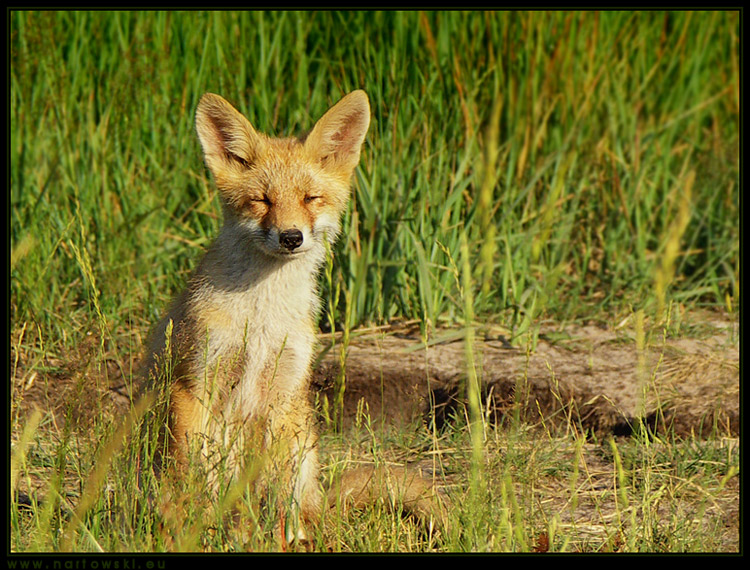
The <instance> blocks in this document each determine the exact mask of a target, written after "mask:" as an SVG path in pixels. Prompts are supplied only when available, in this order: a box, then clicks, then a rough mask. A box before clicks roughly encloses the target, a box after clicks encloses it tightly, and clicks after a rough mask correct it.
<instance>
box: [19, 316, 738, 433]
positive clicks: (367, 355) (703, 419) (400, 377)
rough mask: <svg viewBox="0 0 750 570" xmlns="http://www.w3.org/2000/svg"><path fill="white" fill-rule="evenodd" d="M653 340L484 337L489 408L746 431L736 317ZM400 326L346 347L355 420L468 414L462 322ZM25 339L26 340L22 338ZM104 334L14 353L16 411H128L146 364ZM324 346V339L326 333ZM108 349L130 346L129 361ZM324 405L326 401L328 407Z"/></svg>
mask: <svg viewBox="0 0 750 570" xmlns="http://www.w3.org/2000/svg"><path fill="white" fill-rule="evenodd" d="M695 336H696V335H693V336H692V337H688V338H686V337H684V336H683V337H682V338H678V339H667V340H661V339H657V340H654V339H651V341H650V343H649V344H648V348H647V349H645V350H642V351H639V350H637V348H636V343H635V341H634V340H633V338H632V337H633V335H632V334H628V333H627V332H626V331H623V330H618V331H615V330H609V329H603V328H599V327H596V326H582V327H572V328H567V329H566V330H565V331H564V332H563V333H560V332H552V331H551V330H550V331H549V332H547V333H544V332H543V333H542V334H540V336H539V339H538V342H537V344H536V346H534V349H533V350H524V349H522V348H519V347H517V346H512V345H511V344H510V343H509V342H508V341H507V339H506V337H505V336H503V334H498V333H497V332H494V333H488V334H486V335H485V336H483V337H481V338H479V337H478V338H477V339H476V340H475V342H474V358H475V362H476V369H477V375H478V378H479V379H480V381H481V393H482V407H483V410H484V411H485V413H486V414H487V417H488V418H489V419H491V420H493V421H502V420H503V418H505V417H507V416H508V414H518V415H520V416H521V417H522V418H523V419H524V420H526V421H527V422H531V423H534V424H541V423H544V424H545V425H548V426H551V425H555V424H561V423H564V422H569V421H570V420H574V421H576V422H579V424H580V425H581V426H582V427H583V428H584V429H587V430H591V431H593V432H596V433H614V434H620V435H627V434H629V433H630V432H631V431H632V429H633V426H634V425H637V424H638V422H634V420H635V419H637V418H642V419H643V420H644V421H645V422H646V423H647V425H648V426H649V427H652V428H653V427H656V428H657V429H660V428H663V427H664V426H665V425H670V426H671V427H673V428H674V429H675V431H676V433H678V434H689V433H695V434H696V435H702V434H703V435H708V434H710V433H713V432H714V430H715V429H716V428H718V430H719V432H720V433H722V434H732V435H738V434H739V339H738V337H739V333H738V325H737V324H736V323H734V324H732V323H721V322H720V323H713V324H711V325H710V326H709V327H708V332H705V330H704V332H703V334H702V335H701V338H700V339H697V338H695ZM433 338H434V341H432V342H429V343H428V345H427V346H425V345H424V343H423V342H422V341H421V340H420V337H419V334H418V331H412V330H409V329H407V328H404V327H389V328H387V329H380V330H378V331H377V332H370V333H366V332H365V333H363V332H359V333H357V334H355V335H353V337H352V341H351V342H350V343H349V345H348V347H347V353H346V363H345V378H346V382H345V386H344V388H345V390H344V394H343V402H344V409H343V415H344V421H345V424H346V423H351V422H352V420H353V419H354V418H355V417H356V416H357V410H358V408H362V407H363V406H365V405H366V409H367V410H368V412H369V414H370V418H371V420H373V421H376V422H378V421H381V422H386V423H388V424H393V425H400V424H405V423H407V422H412V421H415V420H420V421H421V420H423V419H428V420H431V419H434V420H435V421H436V422H437V423H438V426H440V425H442V424H443V423H445V422H446V421H450V420H451V416H452V415H453V414H462V413H465V409H464V403H465V394H466V389H465V380H466V357H465V352H466V343H465V342H464V338H463V334H462V331H460V330H448V331H442V332H440V333H439V334H435V335H434V337H433ZM13 346H14V347H15V346H16V345H13ZM98 346H99V344H98V341H97V340H96V339H94V338H93V337H92V338H91V339H90V341H89V342H87V343H84V345H82V346H81V349H80V351H79V353H78V354H77V355H75V356H73V357H71V358H69V359H66V360H65V361H62V360H59V361H53V360H50V361H49V362H45V363H43V366H41V367H40V368H38V369H39V370H46V372H39V373H38V372H36V371H30V369H29V368H27V366H26V365H27V361H29V360H31V359H30V358H24V357H25V356H26V355H25V354H24V353H15V354H12V355H11V356H12V364H13V365H12V370H13V380H12V384H13V386H12V403H13V405H12V410H13V412H14V413H19V412H20V413H25V410H28V409H29V408H30V407H32V406H38V407H40V408H41V409H42V410H45V411H49V412H53V414H54V416H55V419H56V421H64V420H71V419H72V420H73V421H74V422H75V423H76V424H79V425H81V424H82V425H83V426H85V425H87V424H90V423H92V422H94V421H97V418H99V417H101V415H100V414H101V413H102V412H103V411H104V412H105V413H113V414H114V415H122V414H124V413H125V412H126V411H127V409H128V407H129V405H130V399H131V396H132V395H133V394H136V393H137V389H138V386H137V385H134V384H133V383H131V382H130V380H129V379H130V377H131V376H132V374H133V371H135V370H136V369H137V363H135V362H134V361H133V359H134V358H135V356H134V355H131V354H128V353H127V351H114V350H107V349H105V354H104V356H102V354H101V352H100V350H99V349H98ZM323 346H324V347H325V346H326V345H325V342H324V344H323ZM341 346H342V345H341V342H338V343H337V344H335V345H334V346H333V347H332V348H331V347H330V346H329V347H328V348H329V349H328V350H327V351H325V350H324V352H323V355H322V357H321V359H320V362H319V363H318V364H317V366H316V368H315V372H314V380H313V388H314V392H315V393H314V395H315V397H316V398H317V399H318V400H319V402H321V403H322V402H325V401H327V404H328V411H329V412H328V413H329V414H330V413H331V410H332V406H333V403H334V402H335V401H336V400H335V394H336V391H337V389H338V388H337V386H338V384H337V379H338V378H339V376H340V372H341V365H340V360H341V354H340V349H341ZM109 354H112V355H114V354H119V355H121V356H122V355H123V354H127V359H128V361H127V362H120V361H119V359H118V358H110V357H109V356H108V355H109ZM321 407H323V406H321Z"/></svg>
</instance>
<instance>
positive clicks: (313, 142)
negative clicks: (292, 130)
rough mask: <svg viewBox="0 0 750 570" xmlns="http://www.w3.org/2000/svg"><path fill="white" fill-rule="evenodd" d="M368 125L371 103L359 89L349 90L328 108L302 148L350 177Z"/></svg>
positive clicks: (356, 162) (357, 161) (326, 164)
mask: <svg viewBox="0 0 750 570" xmlns="http://www.w3.org/2000/svg"><path fill="white" fill-rule="evenodd" d="M369 126H370V102H369V100H368V98H367V94H366V93H365V92H364V91H362V90H357V91H352V92H351V93H349V94H348V95H346V96H345V97H344V98H343V99H341V100H340V101H339V102H338V103H336V104H335V105H334V106H333V107H331V108H330V109H329V110H328V111H327V112H326V114H325V115H323V116H322V117H321V118H320V120H318V122H317V123H316V124H315V126H314V127H313V130H312V131H311V132H310V134H309V135H308V136H307V138H306V139H305V148H306V149H308V151H309V152H310V153H311V154H312V155H313V157H314V158H316V159H317V160H319V161H320V162H322V163H323V164H324V165H325V166H330V167H333V168H335V169H337V170H338V169H341V170H342V171H343V172H344V173H345V174H347V175H350V174H351V171H353V170H354V168H355V167H356V166H357V164H359V153H360V150H361V148H362V143H363V142H364V140H365V135H366V134H367V129H368V127H369Z"/></svg>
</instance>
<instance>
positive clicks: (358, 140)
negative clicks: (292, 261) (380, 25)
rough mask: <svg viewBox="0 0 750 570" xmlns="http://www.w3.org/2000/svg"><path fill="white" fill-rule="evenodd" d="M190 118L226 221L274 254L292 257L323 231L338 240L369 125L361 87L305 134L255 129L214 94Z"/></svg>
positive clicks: (318, 241) (313, 244) (319, 242)
mask: <svg viewBox="0 0 750 570" xmlns="http://www.w3.org/2000/svg"><path fill="white" fill-rule="evenodd" d="M195 122H196V129H197V131H198V138H199V139H200V142H201V145H202V147H203V153H204V156H205V161H206V165H207V166H208V168H209V169H210V170H211V172H212V173H213V176H214V180H215V182H216V185H217V188H218V189H219V193H220V196H221V201H222V206H223V209H224V217H225V224H236V225H237V226H238V227H240V228H242V230H243V232H245V231H246V234H247V238H248V239H249V240H250V241H251V242H252V245H253V246H257V248H258V249H260V250H261V251H263V252H265V253H266V254H268V255H270V256H273V257H282V258H293V257H297V256H299V255H302V254H304V253H305V252H307V251H309V250H310V249H312V248H314V247H318V248H320V247H321V245H322V244H323V241H324V236H327V239H328V240H330V241H333V240H334V239H335V238H336V235H337V234H338V231H339V224H340V221H339V220H340V217H341V213H342V212H343V210H344V208H345V207H346V203H347V201H348V199H349V187H350V183H351V178H352V174H353V172H354V169H355V168H356V166H357V164H358V163H359V154H360V149H361V147H362V143H363V141H364V138H365V134H366V133H367V128H368V127H369V124H370V105H369V102H368V99H367V95H366V94H365V92H364V91H353V92H352V93H349V94H348V95H346V96H345V97H344V98H343V99H341V100H340V101H339V102H338V103H336V104H335V105H334V106H333V107H331V108H330V109H329V110H328V111H327V112H326V113H325V115H323V117H321V118H320V120H319V121H318V122H317V123H316V124H315V126H314V127H313V129H312V131H310V133H309V134H308V135H307V136H306V137H303V138H285V139H278V138H271V137H268V136H266V135H264V134H262V133H258V132H257V131H256V130H255V129H254V128H253V126H252V125H251V124H250V121H248V120H247V119H246V118H245V117H244V116H243V115H242V114H241V113H239V112H238V111H237V110H236V109H235V108H234V107H232V105H230V104H229V103H228V102H227V101H225V100H224V99H223V98H222V97H220V96H218V95H214V94H212V93H206V94H205V95H204V96H203V97H202V98H201V100H200V103H199V104H198V109H197V111H196V120H195Z"/></svg>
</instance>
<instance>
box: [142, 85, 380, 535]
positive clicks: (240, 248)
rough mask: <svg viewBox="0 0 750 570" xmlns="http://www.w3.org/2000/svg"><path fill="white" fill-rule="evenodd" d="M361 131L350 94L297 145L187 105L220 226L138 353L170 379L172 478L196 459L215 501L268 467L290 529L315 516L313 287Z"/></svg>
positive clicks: (364, 118)
mask: <svg viewBox="0 0 750 570" xmlns="http://www.w3.org/2000/svg"><path fill="white" fill-rule="evenodd" d="M369 123H370V105H369V102H368V98H367V95H366V94H365V92H364V91H354V92H352V93H349V94H348V95H346V96H345V97H344V98H343V99H341V100H340V101H339V102H338V103H337V104H336V105H334V106H333V107H332V108H331V109H329V110H328V112H326V113H325V115H323V117H322V118H321V119H320V120H319V121H318V122H317V124H316V125H315V127H314V128H313V129H312V131H310V133H309V134H308V135H307V136H306V137H303V138H300V139H297V138H284V139H279V138H270V137H267V136H265V135H263V134H261V133H259V132H257V131H256V130H255V129H254V128H253V126H252V125H251V124H250V122H249V121H248V120H247V119H246V118H245V117H244V116H243V115H242V114H240V113H239V112H238V111H237V110H235V109H234V107H232V106H231V105H230V104H229V103H228V102H227V101H225V100H224V99H223V98H222V97H220V96H218V95H214V94H210V93H207V94H205V95H204V96H203V97H202V98H201V100H200V103H199V104H198V108H197V112H196V129H197V132H198V138H199V139H200V143H201V145H202V148H203V153H204V157H205V162H206V165H207V166H208V168H209V169H210V171H211V172H212V174H213V178H214V181H215V183H216V186H217V188H218V190H219V195H220V198H221V205H222V209H223V217H224V225H223V227H222V228H221V231H220V232H219V235H218V236H217V237H216V239H215V241H214V242H213V244H212V245H211V246H210V247H209V248H208V250H207V251H206V253H205V256H204V257H203V259H202V261H201V262H200V264H199V265H198V267H197V269H196V270H195V272H194V273H193V275H192V276H191V278H190V280H189V282H188V285H187V288H186V289H185V291H184V292H183V293H182V294H181V295H180V296H179V297H178V298H177V299H176V301H175V302H174V304H173V306H172V308H171V310H170V311H169V313H168V314H167V316H166V317H165V318H164V319H163V320H162V322H161V323H160V324H159V325H158V326H157V327H156V330H155V331H154V333H153V335H152V339H151V342H150V347H149V354H150V357H149V360H148V368H149V373H150V377H151V381H152V383H153V382H158V381H159V380H158V379H159V378H165V377H166V375H165V374H164V370H167V369H169V370H170V371H171V374H169V377H168V379H167V380H168V382H169V385H168V388H167V393H168V414H167V428H168V430H167V431H168V441H167V447H168V452H169V455H171V456H172V457H173V459H174V460H175V461H176V462H177V465H178V466H179V465H181V464H182V465H183V466H186V465H187V462H188V458H189V457H190V455H191V454H194V453H196V452H197V453H198V454H199V456H200V457H201V459H202V461H203V465H204V466H205V468H206V476H207V477H208V479H209V485H210V486H211V487H213V488H216V486H217V485H218V484H219V483H221V482H222V481H220V480H219V479H222V480H224V481H227V480H232V479H236V478H237V477H238V476H239V475H240V474H241V473H242V470H243V469H244V468H245V467H246V466H247V463H246V461H247V460H252V459H253V458H254V457H255V458H257V457H258V456H259V455H261V454H263V453H271V454H275V455H273V456H272V459H271V461H272V462H273V464H274V465H275V466H276V467H275V470H274V485H275V486H276V488H279V486H280V489H281V492H282V493H283V494H284V495H285V496H287V497H288V498H289V500H288V505H289V506H290V508H291V509H293V510H295V511H296V512H297V513H298V514H299V515H300V516H301V518H302V519H303V522H304V521H313V520H315V519H316V518H317V517H318V514H319V512H320V510H321V507H322V504H323V497H322V494H321V489H320V483H319V481H318V474H319V469H318V457H317V448H316V446H317V436H316V432H315V427H314V422H313V414H312V409H311V406H310V403H309V394H308V388H309V383H310V366H311V362H312V358H313V349H314V345H315V340H316V335H315V330H316V326H315V325H316V316H317V312H318V305H319V301H318V295H317V274H318V269H319V267H320V265H321V264H322V263H323V261H324V260H325V255H326V247H327V246H326V242H328V243H329V244H330V243H333V242H334V240H335V239H336V237H337V234H338V233H339V229H340V217H341V214H342V212H343V210H344V208H345V207H346V205H347V202H348V200H349V192H350V182H351V177H352V174H353V172H354V169H355V167H356V166H357V164H358V163H359V157H360V149H361V147H362V143H363V142H364V138H365V134H366V133H367V129H368V127H369ZM259 433H260V435H259Z"/></svg>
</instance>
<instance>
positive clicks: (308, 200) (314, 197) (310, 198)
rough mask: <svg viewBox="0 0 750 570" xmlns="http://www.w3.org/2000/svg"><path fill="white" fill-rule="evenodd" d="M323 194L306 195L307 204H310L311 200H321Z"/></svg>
mask: <svg viewBox="0 0 750 570" xmlns="http://www.w3.org/2000/svg"><path fill="white" fill-rule="evenodd" d="M321 198H322V196H305V204H309V203H310V202H314V201H315V200H320V199H321Z"/></svg>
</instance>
